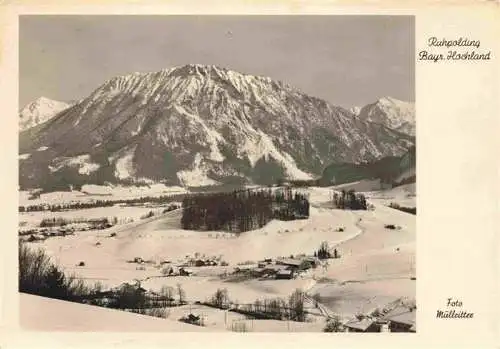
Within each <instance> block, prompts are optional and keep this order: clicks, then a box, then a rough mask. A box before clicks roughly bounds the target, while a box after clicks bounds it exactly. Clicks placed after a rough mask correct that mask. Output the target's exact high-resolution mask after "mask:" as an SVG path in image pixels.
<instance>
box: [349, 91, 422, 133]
mask: <svg viewBox="0 0 500 349" xmlns="http://www.w3.org/2000/svg"><path fill="white" fill-rule="evenodd" d="M357 115H358V116H359V117H360V118H361V119H363V120H367V121H371V122H376V123H380V124H382V125H384V126H386V127H389V128H392V129H394V130H397V131H400V132H404V133H406V134H409V135H415V105H414V104H413V103H408V102H403V101H400V100H398V99H395V98H392V97H384V98H381V99H379V100H378V101H377V102H375V103H372V104H368V105H367V106H365V107H363V108H362V109H361V110H360V111H359V113H358V114H357Z"/></svg>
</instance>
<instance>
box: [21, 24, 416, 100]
mask: <svg viewBox="0 0 500 349" xmlns="http://www.w3.org/2000/svg"><path fill="white" fill-rule="evenodd" d="M414 27H415V24H414V18H413V17H412V16H345V15H343V16H199V15H197V16H194V15H193V16H164V15H157V16H123V15H122V16H119V15H114V16H113V15H109V16H108V15H86V16H81V15H78V16H76V15H73V16H70V15H68V16H62V15H52V16H49V15H45V16H40V15H24V16H21V17H20V22H19V107H22V106H24V105H26V104H28V103H29V102H31V101H33V100H35V99H37V98H38V97H41V96H44V97H47V98H51V99H56V100H61V101H74V100H79V99H81V98H84V97H86V96H88V95H89V94H90V93H91V92H92V91H94V90H95V89H96V88H98V87H99V86H100V85H101V84H102V83H104V82H105V81H106V80H108V79H110V78H112V77H114V76H117V75H124V74H129V73H133V72H152V71H158V70H161V69H165V68H170V67H174V66H182V65H185V64H191V63H198V64H209V65H216V66H220V67H224V68H227V69H231V70H235V71H239V72H242V73H248V74H252V75H261V76H269V77H270V78H272V79H276V80H281V81H284V82H286V83H288V84H290V85H292V86H294V87H297V88H298V89H300V90H301V91H302V92H304V93H307V94H309V95H311V96H315V97H319V98H322V99H325V100H327V101H329V102H330V103H332V104H334V105H338V106H342V107H345V108H350V107H353V106H363V105H366V104H368V103H372V102H374V101H376V100H377V99H379V98H381V97H384V96H391V97H394V98H397V99H401V100H405V101H414V99H415V57H414V55H415V48H414V47H415V34H414V33H415V30H414Z"/></svg>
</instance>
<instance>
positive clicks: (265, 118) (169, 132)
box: [20, 64, 414, 188]
mask: <svg viewBox="0 0 500 349" xmlns="http://www.w3.org/2000/svg"><path fill="white" fill-rule="evenodd" d="M413 141H414V139H413V137H411V136H407V135H405V134H402V133H399V132H396V131H394V130H392V129H390V128H388V127H385V126H383V125H380V124H378V123H373V122H370V121H367V120H363V119H361V118H357V117H353V115H352V114H351V113H350V112H349V111H347V110H345V109H343V108H340V107H336V106H333V105H330V104H329V103H327V102H325V101H323V100H321V99H318V98H314V97H311V96H308V95H306V94H304V93H302V92H301V91H299V90H297V89H295V88H293V87H291V86H289V85H287V84H285V83H282V82H278V81H273V80H271V79H270V78H267V77H258V76H253V75H247V74H241V73H237V72H234V71H231V70H227V69H223V68H218V67H215V66H203V65H196V64H195V65H186V66H183V67H177V68H172V69H166V70H162V71H159V72H153V73H134V74H130V75H126V76H119V77H116V78H112V79H110V80H108V81H107V82H105V83H104V84H103V85H102V86H100V87H99V88H97V89H96V90H95V91H94V92H93V93H92V94H91V95H90V96H88V97H87V98H85V99H82V100H81V101H80V102H78V103H77V104H75V105H73V106H72V107H70V108H68V109H66V110H64V111H63V112H61V113H59V114H58V115H57V117H55V118H53V119H51V120H50V121H49V122H47V123H45V124H44V125H42V126H41V127H40V128H38V129H36V130H34V131H32V132H23V133H22V134H21V135H20V154H22V157H20V173H21V175H20V185H21V187H22V188H27V187H28V188H29V187H31V188H35V187H40V186H41V184H42V183H44V185H46V186H49V187H51V188H52V187H57V186H58V185H61V184H62V183H72V184H76V185H78V184H81V183H84V184H87V183H93V184H102V183H103V181H107V182H112V183H113V182H114V183H117V182H137V181H142V182H148V181H149V182H151V181H158V180H162V181H163V182H165V183H167V184H169V185H183V186H202V185H213V184H218V183H252V182H253V183H258V184H267V183H269V182H275V181H276V180H277V179H278V178H282V177H288V178H294V179H308V178H311V177H315V176H317V175H319V174H320V173H321V171H322V169H323V168H324V167H325V166H326V165H328V164H330V163H332V162H337V161H339V162H340V161H342V162H360V161H371V160H375V159H378V158H381V157H383V156H388V155H401V154H403V153H404V152H405V151H406V149H407V148H408V147H409V146H410V145H411V144H412V143H413ZM40 149H43V151H41V150H40Z"/></svg>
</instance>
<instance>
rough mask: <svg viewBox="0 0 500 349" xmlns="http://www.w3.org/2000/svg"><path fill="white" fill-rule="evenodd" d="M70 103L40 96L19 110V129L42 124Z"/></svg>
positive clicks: (22, 129)
mask: <svg viewBox="0 0 500 349" xmlns="http://www.w3.org/2000/svg"><path fill="white" fill-rule="evenodd" d="M70 105H71V104H68V103H65V102H59V101H55V100H52V99H49V98H45V97H40V98H38V99H37V100H35V101H33V102H31V103H29V104H28V105H26V106H25V107H24V108H23V109H22V110H21V111H20V112H19V130H20V131H24V130H27V129H29V128H31V127H34V126H37V125H40V124H43V123H44V122H46V121H48V120H50V119H51V118H53V117H54V116H56V115H57V114H58V113H59V112H61V111H63V110H65V109H67V108H69V107H70Z"/></svg>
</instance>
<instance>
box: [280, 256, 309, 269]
mask: <svg viewBox="0 0 500 349" xmlns="http://www.w3.org/2000/svg"><path fill="white" fill-rule="evenodd" d="M276 263H278V264H281V265H285V266H286V267H287V268H288V269H292V270H295V271H297V270H307V269H310V268H312V263H311V262H310V261H308V260H306V259H297V258H286V259H282V260H280V261H277V262H276Z"/></svg>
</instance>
